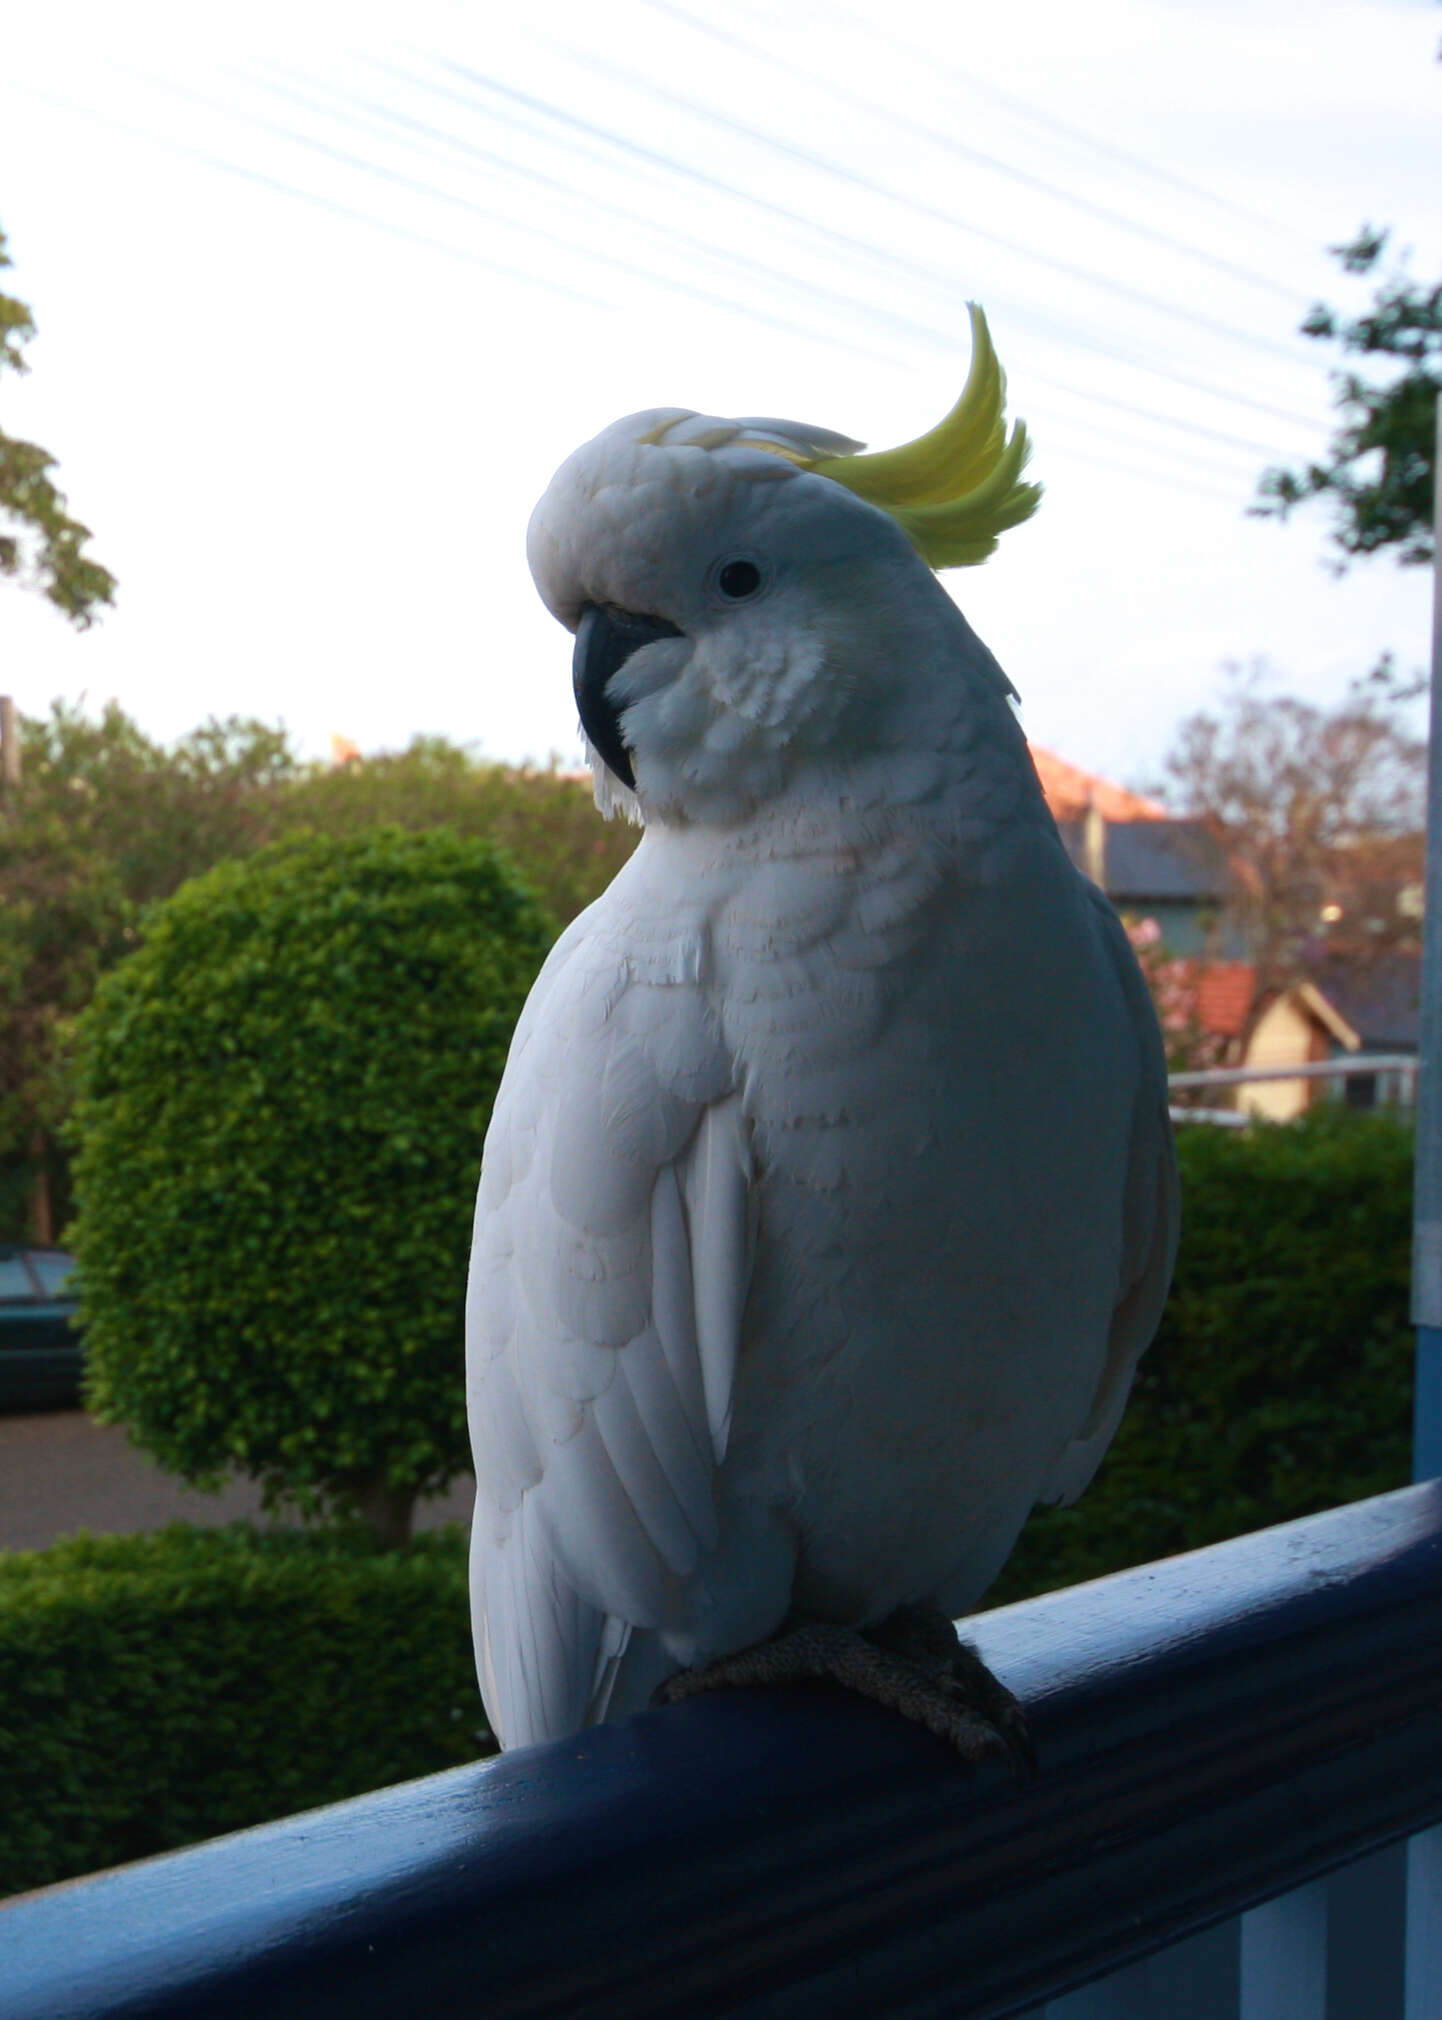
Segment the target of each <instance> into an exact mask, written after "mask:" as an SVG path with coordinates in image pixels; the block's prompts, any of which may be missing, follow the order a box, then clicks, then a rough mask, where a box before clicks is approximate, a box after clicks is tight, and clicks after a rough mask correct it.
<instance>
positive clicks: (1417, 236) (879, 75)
mask: <svg viewBox="0 0 1442 2020" xmlns="http://www.w3.org/2000/svg"><path fill="white" fill-rule="evenodd" d="M513 13H514V14H517V15H519V16H520V19H519V20H517V19H513V18H511V17H512V15H513ZM0 21H3V34H0V49H3V52H4V53H3V58H0V65H3V68H0V225H3V226H4V229H5V230H6V232H7V233H8V235H9V239H10V253H11V257H12V259H13V261H14V266H13V268H12V270H11V271H10V272H9V273H8V274H7V275H5V277H4V279H3V281H0V287H3V288H6V289H8V290H9V291H11V292H13V293H16V294H18V295H20V296H21V298H22V299H24V300H25V301H27V302H29V304H30V305H31V307H32V309H33V310H34V312H35V316H36V320H37V322H38V324H39V327H40V336H39V338H38V339H37V341H36V342H35V343H34V344H33V345H32V346H31V349H30V354H29V355H30V361H31V365H32V371H31V373H30V376H29V377H28V378H26V379H24V380H15V379H13V378H11V377H8V376H7V378H6V379H4V380H0V425H3V426H4V427H5V428H6V429H7V430H8V431H10V432H13V433H18V434H20V435H23V436H27V437H29V438H30V439H33V440H36V441H39V442H41V443H43V444H44V446H45V447H46V448H47V449H49V450H50V451H51V452H52V453H53V454H55V455H56V456H57V457H58V458H59V461H60V472H59V475H60V482H61V484H62V486H63V488H64V489H65V491H66V492H67V494H68V497H69V500H70V504H71V508H72V509H73V510H74V511H75V512H76V513H77V515H78V516H79V517H80V518H82V519H83V520H84V521H85V522H86V523H87V524H88V525H90V526H91V527H92V528H93V529H94V533H95V540H94V551H95V554H96V556H97V558H99V559H100V560H102V561H103V562H105V563H106V565H107V566H109V567H110V568H112V569H113V570H114V572H115V573H116V574H117V575H118V577H119V579H120V591H119V600H118V603H117V607H116V608H115V609H114V611H112V612H111V613H109V614H108V615H106V616H105V617H104V618H103V619H102V620H101V622H100V623H99V624H97V625H96V626H95V627H94V628H93V629H92V630H91V631H90V632H89V633H87V634H84V635H76V634H74V633H72V632H71V630H70V628H69V627H68V626H67V625H66V623H65V621H64V620H63V619H62V618H61V617H60V616H59V615H58V614H57V613H56V612H54V611H53V610H52V609H51V608H50V606H49V605H48V604H46V603H45V602H43V601H42V600H41V599H39V598H38V597H35V596H26V595H22V594H21V593H19V592H18V591H16V590H14V589H12V588H9V587H6V586H4V585H0V689H3V690H4V691H8V692H13V693H14V694H15V695H16V696H17V698H18V700H19V702H20V705H21V707H22V708H23V709H25V710H26V711H27V712H30V713H38V712H40V711H42V710H43V709H44V708H45V707H46V706H47V705H48V703H49V701H50V699H51V697H52V696H55V695H65V696H68V697H70V698H72V699H73V698H75V697H77V696H80V695H81V694H84V695H86V696H87V697H88V698H89V702H90V703H91V704H92V705H95V704H98V703H99V702H100V701H102V700H104V699H105V698H107V697H109V696H112V695H113V696H115V697H116V698H117V699H118V700H119V701H120V702H121V703H122V705H123V706H124V707H125V708H126V709H128V710H129V711H130V712H131V713H132V714H134V715H135V716H136V717H137V718H138V719H139V720H140V722H141V723H142V724H143V725H144V727H145V728H146V729H148V730H149V731H151V732H152V733H153V734H155V735H157V736H162V737H166V738H169V737H173V736H177V735H179V734H181V733H183V732H184V731H185V730H187V729H189V728H191V727H193V726H194V725H195V724H196V723H198V722H199V721H201V720H202V719H204V718H205V717H206V716H209V715H213V714H218V715H225V714H231V713H238V714H251V715H258V716H260V717H262V718H264V719H266V720H268V721H272V722H273V721H278V720H279V721H284V722H285V723H286V724H287V725H288V726H289V728H290V729H291V731H292V732H293V733H294V735H295V737H296V739H297V741H298V743H299V744H300V746H301V747H302V749H303V750H305V751H306V752H307V753H309V754H312V755H316V756H324V755H326V754H327V753H328V750H329V743H330V737H331V734H332V733H333V732H339V733H341V734H343V735H346V736H348V737H350V738H352V739H354V740H355V742H357V743H358V744H359V745H360V746H361V747H362V749H363V750H367V751H371V750H378V749H395V748H399V747H401V746H403V745H404V744H405V743H407V742H408V741H409V739H410V738H411V737H412V736H413V735H414V734H416V733H418V732H424V733H433V734H440V735H445V736H448V737H451V738H454V739H456V740H457V741H460V742H463V743H468V744H473V745H475V746H477V747H479V749H480V750H482V751H483V752H484V753H485V754H487V755H490V756H493V757H498V758H506V759H512V760H519V759H522V758H528V757H529V758H534V759H544V758H545V757H546V756H547V754H548V753H550V752H553V751H554V752H557V753H559V754H560V755H561V756H562V757H563V758H564V759H565V760H566V761H568V762H569V761H571V760H572V758H573V757H574V754H575V752H576V750H577V744H576V739H575V718H574V711H573V708H572V705H571V699H570V680H569V640H568V639H567V638H566V636H565V634H564V633H563V632H561V631H560V630H559V629H558V628H557V627H556V625H555V624H554V623H553V622H552V621H551V619H550V618H548V617H547V616H546V614H545V612H544V611H543V610H542V609H541V606H540V604H539V603H538V601H537V599H536V597H535V593H534V590H533V589H532V587H531V583H530V579H529V576H528V574H527V570H526V564H525V552H524V540H525V528H526V521H527V518H528V517H529V514H530V511H531V507H532V505H533V504H534V502H535V500H536V498H537V497H538V496H539V495H540V493H541V491H542V490H543V489H544V488H545V485H546V483H547V481H548V479H549V477H550V474H551V472H552V470H553V469H554V468H555V466H556V464H557V463H558V462H560V460H561V459H562V458H563V457H564V456H565V455H567V454H568V453H569V452H570V450H571V449H572V448H574V447H575V446H576V445H577V444H578V443H580V442H582V441H584V440H586V439H587V438H588V437H589V436H591V435H593V434H594V433H596V432H597V430H598V429H600V428H602V427H604V426H605V425H606V424H607V423H608V422H610V421H612V420H613V419H615V418H616V417H617V416H619V415H622V414H625V413H628V412H631V411H633V410H635V409H638V408H643V407H654V406H666V405H676V406H686V407H695V408H698V409H700V410H702V411H706V412H712V413H717V414H723V415H724V414H747V413H763V414H778V415H784V416H787V417H789V418H792V419H797V420H802V421H807V422H812V423H817V424H820V425H822V426H825V427H831V428H837V429H840V430H842V431H844V432H846V433H849V434H852V435H856V436H859V437H861V438H863V439H865V440H866V441H868V442H869V443H870V444H871V445H872V446H873V447H878V448H880V447H886V446H889V445H891V444H893V443H895V442H899V441H902V440H905V439H908V438H909V437H910V436H912V435H914V434H916V433H918V432H920V431H921V430H922V429H924V428H926V427H928V426H930V425H931V424H932V423H933V422H934V421H936V420H937V419H939V418H940V416H941V414H942V413H943V412H944V411H945V409H946V408H947V407H948V406H949V405H950V404H951V402H952V400H953V399H954V398H955V395H956V392H957V390H958V389H959V386H960V384H961V381H962V378H963V377H964V375H965V371H966V365H967V343H968V339H967V317H966V307H965V305H966V302H967V300H968V299H969V298H973V297H974V298H976V299H978V300H980V301H981V302H982V303H983V304H984V305H985V307H986V309H987V312H988V315H989V317H990V321H991V326H992V331H993V335H994V337H995V340H996V344H997V348H998V351H999V353H1000V355H1001V358H1002V362H1003V364H1004V365H1005V366H1006V368H1007V372H1008V377H1009V383H1010V405H1011V411H1012V412H1013V413H1014V414H1019V415H1022V416H1024V417H1025V419H1026V421H1027V423H1028V426H1029V428H1030V429H1031V432H1032V434H1033V436H1034V439H1035V442H1036V454H1035V458H1034V461H1033V465H1032V472H1031V474H1033V475H1034V476H1035V477H1037V478H1039V479H1040V480H1041V481H1042V482H1043V483H1044V484H1045V486H1046V492H1047V495H1046V498H1045V500H1044V502H1043V505H1042V509H1041V512H1040V513H1039V515H1038V517H1037V518H1036V519H1035V520H1034V521H1033V522H1032V523H1031V524H1030V525H1028V526H1026V527H1023V528H1020V529H1018V530H1017V531H1016V532H1014V533H1012V534H1009V535H1007V536H1006V537H1005V538H1004V540H1003V543H1002V547H1001V551H1000V553H999V554H998V555H997V556H996V557H994V559H993V560H992V561H990V562H988V563H987V564H986V565H985V566H984V567H982V568H980V569H968V570H959V571H955V572H953V573H952V574H950V575H949V576H947V577H946V578H944V579H945V580H946V581H947V582H948V585H949V587H950V588H951V590H952V593H953V594H954V595H955V596H956V598H957V600H958V602H959V603H960V604H961V606H962V608H963V609H964V610H965V611H966V612H967V614H968V616H969V617H970V618H971V620H972V622H973V624H974V625H975V626H976V628H977V629H978V630H979V631H980V633H981V634H982V636H983V637H984V638H985V639H986V640H987V642H988V644H989V645H990V646H991V647H992V649H993V650H994V651H995V652H996V654H997V656H998V657H999V659H1000V660H1001V662H1002V664H1003V665H1004V666H1005V667H1006V669H1007V671H1008V672H1009V673H1010V674H1011V676H1012V678H1013V680H1014V681H1015V682H1016V684H1017V686H1018V687H1019V688H1020V690H1021V693H1022V698H1023V721H1024V723H1025V726H1026V728H1027V732H1028V734H1029V735H1030V736H1031V737H1032V739H1033V740H1034V741H1036V742H1038V743H1041V744H1044V745H1047V746H1049V747H1051V748H1052V749H1054V750H1057V751H1059V752H1061V753H1062V754H1063V755H1064V756H1066V757H1068V758H1069V759H1071V760H1072V761H1074V762H1077V763H1080V764H1083V765H1086V766H1088V767H1091V768H1093V769H1096V770H1099V771H1102V772H1104V773H1106V774H1108V775H1110V776H1112V777H1114V778H1118V779H1122V780H1127V781H1142V780H1146V779H1148V778H1150V777H1152V776H1154V775H1155V774H1156V772H1157V769H1158V766H1159V763H1160V759H1161V756H1162V753H1163V752H1164V750H1165V748H1166V746H1167V744H1168V742H1169V740H1170V738H1171V735H1172V733H1173V731H1174V729H1175V727H1176V725H1177V723H1178V722H1179V720H1180V719H1181V718H1182V717H1183V716H1184V715H1185V714H1186V713H1187V712H1188V711H1190V710H1192V709H1195V708H1197V707H1199V706H1203V705H1205V704H1206V703H1207V702H1208V701H1209V700H1211V699H1212V698H1213V697H1214V696H1215V695H1216V693H1217V691H1218V688H1219V685H1220V673H1221V668H1222V666H1223V664H1224V663H1225V662H1227V661H1229V660H1242V661H1249V660H1251V659H1253V658H1254V657H1258V656H1260V657H1264V658H1266V659H1268V660H1270V661H1271V662H1272V663H1273V664H1274V665H1275V667H1276V668H1277V670H1278V672H1279V675H1280V676H1281V678H1282V681H1283V683H1284V684H1285V685H1286V686H1287V687H1289V688H1290V689H1292V690H1293V691H1295V692H1298V693H1302V694H1305V695H1307V696H1310V697H1312V698H1314V699H1317V700H1321V701H1330V700H1333V699H1335V698H1337V697H1338V696H1339V695H1340V694H1341V693H1342V692H1343V690H1344V689H1345V686H1346V684H1347V681H1348V679H1349V678H1350V677H1351V676H1352V675H1354V674H1356V673H1359V672H1362V671H1365V669H1366V668H1367V667H1368V666H1369V665H1371V664H1372V662H1373V661H1374V660H1375V658H1376V657H1377V655H1378V653H1379V652H1380V651H1381V650H1382V649H1383V648H1384V647H1390V648H1392V649H1393V650H1394V651H1395V652H1396V653H1397V654H1398V656H1399V659H1400V660H1401V662H1402V664H1403V665H1404V666H1405V667H1407V668H1413V667H1416V666H1420V665H1421V664H1422V663H1423V661H1424V659H1425V656H1426V650H1427V635H1428V624H1429V615H1428V613H1429V595H1430V589H1429V584H1428V582H1427V579H1426V574H1425V571H1422V570H1417V569H1412V570H1399V569H1398V568H1397V567H1396V566H1395V564H1393V563H1392V562H1391V561H1390V560H1389V559H1388V560H1378V561H1374V562H1372V563H1371V564H1370V565H1364V566H1362V567H1361V568H1359V569H1354V570H1353V571H1352V573H1351V574H1350V575H1348V576H1347V577H1346V578H1345V579H1343V580H1341V581H1338V580H1336V579H1334V578H1333V577H1332V576H1331V575H1330V574H1329V573H1327V571H1326V570H1325V568H1324V567H1323V566H1322V561H1323V557H1324V553H1325V528H1326V518H1325V513H1324V512H1323V511H1322V510H1321V509H1319V508H1313V509H1312V510H1310V511H1308V512H1305V513H1303V514H1302V515H1300V516H1299V517H1298V518H1296V519H1295V520H1294V521H1293V522H1292V524H1291V525H1289V526H1287V527H1285V528H1283V527H1278V526H1277V525H1275V524H1273V523H1270V522H1259V521H1256V520H1252V519H1249V518H1247V517H1246V516H1245V509H1244V508H1245V506H1246V504H1247V503H1248V501H1249V499H1250V498H1251V496H1252V494H1253V490H1254V486H1255V480H1256V477H1257V475H1258V474H1259V472H1260V471H1261V469H1262V468H1263V467H1264V466H1265V465H1266V464H1267V463H1269V462H1274V461H1279V460H1280V461H1296V460H1298V459H1302V458H1306V457H1308V456H1316V455H1319V454H1320V453H1321V452H1322V449H1323V447H1324V444H1325V442H1326V439H1327V436H1328V434H1329V432H1330V425H1331V418H1330V417H1331V409H1330V398H1329V389H1328V383H1327V369H1328V366H1329V364H1330V363H1331V358H1330V354H1329V352H1328V350H1327V348H1326V347H1324V346H1322V345H1319V344H1316V343H1312V342H1309V341H1307V340H1306V339H1304V338H1302V337H1300V336H1299V335H1297V334H1296V329H1297V324H1298V323H1299V321H1300V320H1301V318H1302V316H1303V315H1304V313H1305V312H1306V310H1307V308H1308V306H1309V305H1310V304H1311V303H1312V302H1313V301H1314V300H1316V299H1317V298H1319V297H1322V298H1325V299H1328V300H1331V301H1334V302H1338V303H1340V304H1341V305H1343V306H1345V307H1354V308H1355V307H1360V306H1361V305H1362V304H1363V302H1364V301H1365V300H1366V298H1367V295H1368V293H1369V291H1370V289H1369V285H1368V284H1367V283H1363V282H1358V281H1355V280H1349V279H1348V278H1347V277H1346V276H1344V275H1343V274H1342V273H1341V272H1340V270H1339V269H1338V268H1337V266H1336V265H1335V263H1334V262H1333V261H1332V260H1330V259H1329V258H1328V256H1327V254H1326V251H1325V248H1326V246H1327V245H1328V244H1329V243H1335V242H1337V241H1339V240H1341V239H1344V238H1349V237H1351V236H1352V235H1353V234H1354V232H1355V231H1356V229H1357V227H1358V226H1359V225H1360V224H1362V223H1363V222H1364V221H1368V222H1371V223H1375V224H1378V225H1391V226H1392V227H1393V228H1394V231H1395V233H1396V245H1397V246H1398V248H1399V249H1400V248H1411V249H1412V250H1413V252H1414V261H1413V270H1414V272H1415V273H1417V274H1418V275H1419V276H1421V277H1422V278H1425V279H1429V280H1430V279H1431V278H1433V277H1435V275H1436V273H1437V272H1438V270H1439V267H1442V203H1439V197H1442V65H1439V64H1438V62H1437V61H1436V56H1437V46H1438V42H1439V39H1442V10H1439V9H1438V8H1437V7H1436V6H1435V5H1433V4H1430V0H1313V4H1311V5H1309V6H1307V7H1302V6H1300V5H1299V4H1298V0H1245V4H1242V0H1089V4H1088V5H1087V6H1085V7H1078V6H1076V5H1074V4H1066V5H1063V4H1059V0H1044V4H1042V0H1038V4H1031V5H1028V4H1024V0H1016V4H1013V5H1011V6H1009V7H1006V8H997V7H995V6H991V5H987V6H980V5H977V4H974V0H952V4H950V5H948V6H947V7H945V8H944V9H936V10H924V9H920V8H916V7H912V8H897V7H894V6H886V5H883V4H882V0H856V4H855V5H851V4H848V5H846V6H840V5H836V6H827V5H820V4H818V5H807V4H804V0H777V4H774V5H768V6H761V5H755V4H753V0H732V4H731V5H729V6H728V7H727V9H726V10H725V11H724V13H711V12H707V13H703V12H702V11H701V10H700V8H699V7H697V6H696V5H695V0H675V4H671V0H617V4H614V5H611V6H607V7H604V8H598V7H596V6H595V5H594V4H589V5H575V4H570V0H561V4H553V5H550V6H544V5H543V6H536V7H533V8H529V9H523V10H511V9H509V8H508V9H506V10H505V11H504V13H502V11H501V10H499V9H493V8H491V7H486V6H480V5H473V4H470V0H452V4H446V0H407V4H406V5H405V6H404V7H402V6H398V5H394V4H391V5H381V4H376V0H361V4H356V0H351V4H347V5H333V4H326V0H290V4H288V5H284V6H281V5H275V4H266V0H260V4H256V0H251V4H247V5H245V6H234V5H228V4H215V5H211V6H209V7H206V8H204V9H200V8H196V7H194V6H185V7H174V6H163V5H158V4H146V0H130V4H127V5H126V6H125V7H116V6H114V5H113V4H104V5H99V4H89V0H79V4H69V5H55V6H50V7H36V6H33V5H25V6H21V5H19V4H13V5H5V6H4V7H3V12H0ZM710 23H714V24H715V25H714V26H710V25H708V24H710Z"/></svg>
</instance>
